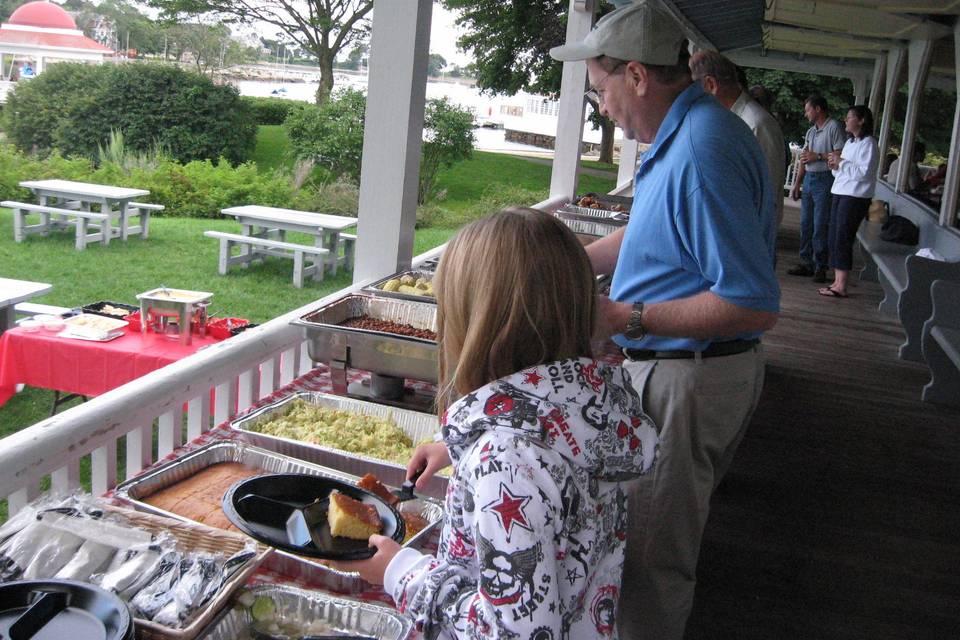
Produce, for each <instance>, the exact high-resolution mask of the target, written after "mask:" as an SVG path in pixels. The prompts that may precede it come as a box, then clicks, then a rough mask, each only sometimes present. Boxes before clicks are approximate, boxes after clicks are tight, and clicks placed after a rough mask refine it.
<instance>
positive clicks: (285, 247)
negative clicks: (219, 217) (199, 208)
mask: <svg viewBox="0 0 960 640" xmlns="http://www.w3.org/2000/svg"><path fill="white" fill-rule="evenodd" d="M203 235H205V236H206V237H208V238H217V239H218V240H220V259H219V261H218V264H217V272H218V273H219V274H220V275H222V276H225V275H227V269H229V267H230V265H232V264H241V265H243V266H247V265H248V264H250V262H251V261H253V260H255V259H258V258H259V256H260V255H261V254H266V255H271V256H277V257H281V258H291V257H292V258H293V286H295V287H296V288H297V289H302V288H303V276H305V275H311V276H313V279H314V280H323V272H324V267H325V266H326V264H327V256H328V255H329V254H330V251H329V250H328V249H325V248H324V247H311V246H309V245H305V244H297V243H295V242H284V241H281V240H273V239H271V238H261V237H259V236H245V235H243V234H239V233H226V232H224V231H204V232H203ZM235 246H236V247H257V248H258V251H256V252H244V253H241V254H240V255H236V256H235V255H232V249H233V247H235ZM307 262H309V264H307Z"/></svg>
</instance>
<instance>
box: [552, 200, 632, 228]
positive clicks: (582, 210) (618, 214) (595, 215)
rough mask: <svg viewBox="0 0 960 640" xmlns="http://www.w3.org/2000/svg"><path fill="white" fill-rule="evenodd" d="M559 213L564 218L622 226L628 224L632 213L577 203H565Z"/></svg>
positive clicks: (558, 210)
mask: <svg viewBox="0 0 960 640" xmlns="http://www.w3.org/2000/svg"><path fill="white" fill-rule="evenodd" d="M557 213H558V214H561V217H563V218H570V219H574V220H584V221H586V222H602V223H604V224H610V225H616V226H620V227H622V226H623V225H625V224H627V221H629V220H630V213H629V212H626V211H609V210H607V209H592V208H590V207H580V206H577V205H575V204H565V205H563V206H562V207H560V208H559V209H557Z"/></svg>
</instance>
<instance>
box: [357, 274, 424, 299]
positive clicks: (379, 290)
mask: <svg viewBox="0 0 960 640" xmlns="http://www.w3.org/2000/svg"><path fill="white" fill-rule="evenodd" d="M434 275H436V274H434V272H433V271H422V270H411V271H401V272H400V273H395V274H393V275H392V276H388V277H386V278H383V279H382V280H377V281H376V282H374V283H373V284H370V285H367V286H366V287H364V288H363V291H364V292H366V293H370V294H372V295H375V296H382V297H384V298H396V299H398V300H412V301H414V302H429V303H432V304H436V302H437V299H436V298H435V297H434V296H427V295H422V296H418V295H415V294H412V293H401V292H400V291H385V290H384V289H383V286H384V285H385V284H386V283H387V282H389V281H390V280H399V279H400V278H403V277H404V276H410V277H411V278H413V279H414V280H417V279H418V278H424V279H426V280H427V281H433V277H434Z"/></svg>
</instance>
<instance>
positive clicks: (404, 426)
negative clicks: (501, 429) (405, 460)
mask: <svg viewBox="0 0 960 640" xmlns="http://www.w3.org/2000/svg"><path fill="white" fill-rule="evenodd" d="M297 399H303V400H305V401H306V402H308V403H310V404H314V405H318V406H321V407H328V408H331V409H339V410H342V411H350V412H354V413H359V414H364V415H368V416H374V417H376V418H387V417H392V418H393V420H394V422H395V423H396V425H397V427H399V428H400V429H401V430H402V431H403V432H404V433H406V434H407V436H408V437H409V438H410V440H411V441H413V444H414V446H416V445H417V444H418V443H420V442H423V441H425V440H432V439H433V436H434V434H435V433H436V431H437V429H438V421H437V417H436V416H435V415H433V414H430V413H420V412H418V411H410V410H409V409H398V408H395V407H388V406H385V405H382V404H376V403H374V402H366V401H364V400H355V399H353V398H345V397H343V396H337V395H333V394H329V393H321V392H318V391H301V392H299V393H295V394H293V395H291V396H288V397H286V398H282V399H281V400H278V401H277V402H274V403H271V404H268V405H265V406H263V407H260V408H259V409H257V410H255V411H253V412H251V413H249V414H248V415H245V416H243V417H242V418H239V419H237V420H234V421H233V422H231V423H230V427H231V428H233V429H237V430H238V431H239V432H240V437H241V439H243V440H245V441H246V442H250V443H251V444H254V445H257V446H260V447H263V448H265V449H270V450H272V451H276V452H278V453H281V454H284V455H288V456H291V457H294V458H299V459H301V460H307V461H309V462H313V463H316V464H319V465H322V466H325V467H332V468H334V469H337V470H339V471H341V472H344V473H349V474H352V475H355V476H362V475H364V474H366V473H372V474H374V475H376V476H377V477H378V478H379V479H380V481H381V482H383V483H384V484H387V485H391V486H394V487H397V486H400V485H401V484H403V481H404V480H405V479H406V467H405V466H404V465H401V464H398V463H395V462H390V461H388V460H382V459H380V458H374V457H372V456H364V455H360V454H356V453H350V452H347V451H342V450H340V449H334V448H332V447H327V446H322V445H319V444H311V443H309V442H303V441H300V440H292V439H289V438H282V437H278V436H273V435H268V434H265V433H257V432H255V431H253V430H252V427H253V426H254V425H255V424H256V423H257V422H258V421H260V420H264V419H270V418H271V416H273V415H280V414H282V413H284V411H285V410H286V408H287V405H288V404H290V403H291V402H293V401H295V400H297ZM445 492H446V479H444V478H439V477H434V478H432V479H431V482H430V484H429V485H428V487H427V490H426V491H424V492H423V493H424V494H425V495H430V496H435V497H442V496H443V495H444V494H445Z"/></svg>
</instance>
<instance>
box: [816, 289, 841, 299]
mask: <svg viewBox="0 0 960 640" xmlns="http://www.w3.org/2000/svg"><path fill="white" fill-rule="evenodd" d="M817 293H819V294H820V295H822V296H824V297H825V298H846V297H848V296H847V294H845V293H840V292H839V291H837V290H836V289H832V288H830V287H821V288H820V289H817Z"/></svg>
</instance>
